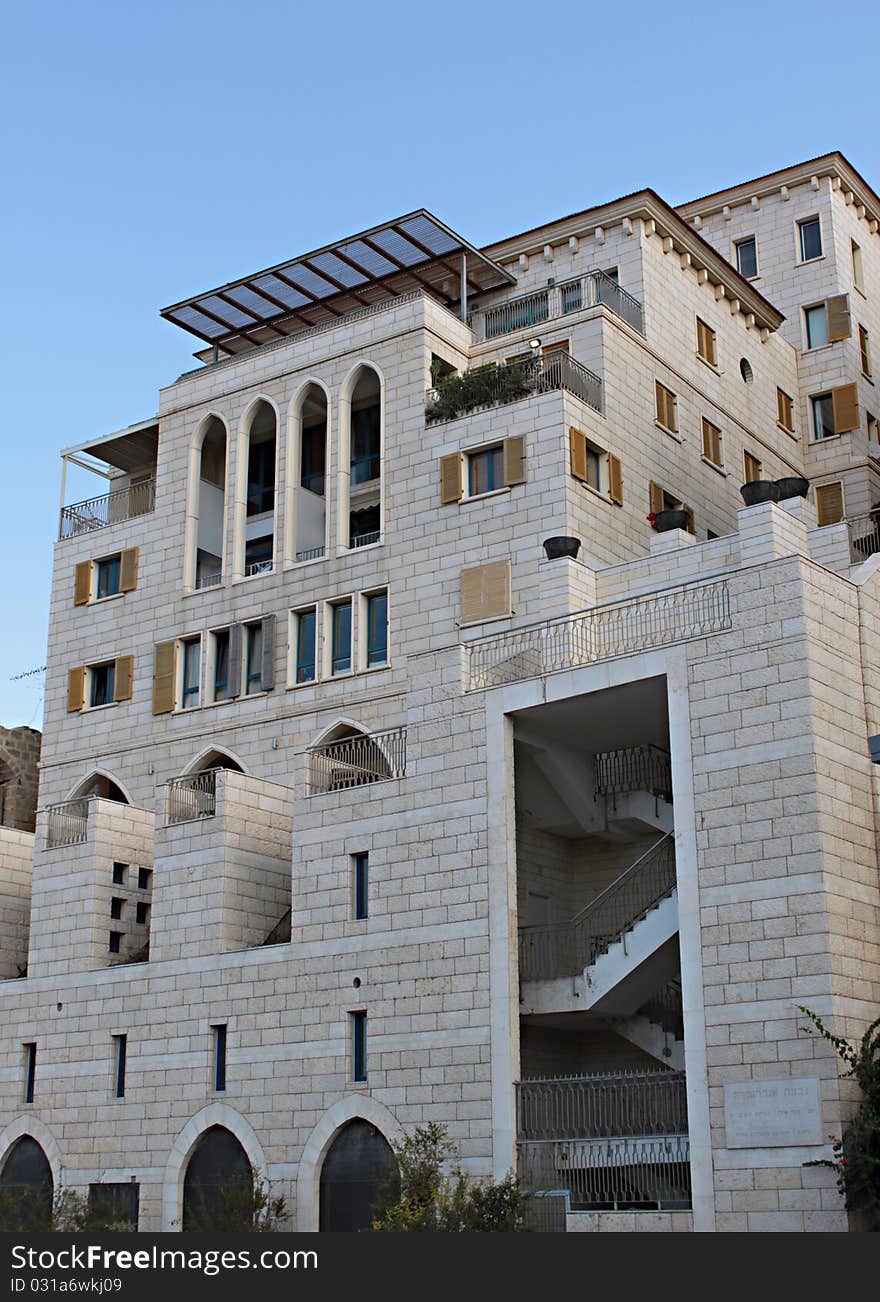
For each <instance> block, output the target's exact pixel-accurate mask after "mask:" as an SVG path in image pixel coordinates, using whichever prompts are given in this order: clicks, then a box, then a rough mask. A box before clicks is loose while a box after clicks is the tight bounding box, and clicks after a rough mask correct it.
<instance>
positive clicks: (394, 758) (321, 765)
mask: <svg viewBox="0 0 880 1302" xmlns="http://www.w3.org/2000/svg"><path fill="white" fill-rule="evenodd" d="M405 776H406V728H389V729H387V730H386V731H385V732H373V733H355V734H353V735H350V736H346V737H339V738H337V739H335V740H334V741H328V742H323V743H322V744H321V745H319V746H314V747H313V748H312V749H311V750H310V751H309V793H310V795H313V796H314V795H318V794H320V793H322V792H327V791H344V790H346V789H347V788H349V787H361V786H365V785H366V784H368V783H372V782H390V781H391V780H392V779H394V778H402V777H405Z"/></svg>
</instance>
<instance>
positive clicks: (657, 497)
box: [648, 479, 663, 512]
mask: <svg viewBox="0 0 880 1302" xmlns="http://www.w3.org/2000/svg"><path fill="white" fill-rule="evenodd" d="M648 501H649V502H650V505H651V510H652V511H654V512H657V511H662V510H663V489H662V487H661V485H660V484H655V483H654V481H653V479H652V480H651V482H650V484H649V485H648Z"/></svg>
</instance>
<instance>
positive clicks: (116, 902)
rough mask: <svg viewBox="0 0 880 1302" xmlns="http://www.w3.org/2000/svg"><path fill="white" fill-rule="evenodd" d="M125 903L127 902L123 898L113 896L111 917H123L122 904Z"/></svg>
mask: <svg viewBox="0 0 880 1302" xmlns="http://www.w3.org/2000/svg"><path fill="white" fill-rule="evenodd" d="M124 903H125V900H121V899H119V897H118V896H116V895H114V896H113V898H112V899H111V901H110V917H111V918H121V917H122V906H123V904H124Z"/></svg>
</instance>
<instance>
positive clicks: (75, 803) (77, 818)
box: [46, 796, 89, 850]
mask: <svg viewBox="0 0 880 1302" xmlns="http://www.w3.org/2000/svg"><path fill="white" fill-rule="evenodd" d="M88 833H89V797H88V796H79V797H77V799H76V800H65V801H62V803H61V804H58V805H49V806H48V808H47V810H46V849H47V850H54V849H56V848H57V847H58V846H61V845H81V844H82V842H83V841H85V840H86V839H87V838H88Z"/></svg>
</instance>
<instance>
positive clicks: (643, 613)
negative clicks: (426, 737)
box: [465, 579, 732, 691]
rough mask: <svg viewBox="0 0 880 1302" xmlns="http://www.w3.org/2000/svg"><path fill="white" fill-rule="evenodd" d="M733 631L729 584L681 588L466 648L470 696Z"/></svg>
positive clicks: (720, 582) (718, 582)
mask: <svg viewBox="0 0 880 1302" xmlns="http://www.w3.org/2000/svg"><path fill="white" fill-rule="evenodd" d="M731 625H732V619H731V614H730V592H729V589H728V585H727V582H726V581H725V580H723V579H719V580H715V581H712V582H708V583H706V582H704V583H691V584H681V585H679V586H678V587H675V588H667V589H666V590H665V591H662V592H659V593H653V594H651V595H648V596H644V597H632V598H629V599H627V600H621V601H616V602H612V603H609V604H608V605H605V606H596V607H594V608H593V609H592V610H585V611H582V612H581V613H579V614H576V615H563V616H561V617H560V618H559V619H553V620H546V621H544V622H543V623H540V624H529V625H526V626H525V627H524V628H517V629H512V630H511V631H510V632H507V633H496V634H495V635H494V636H493V637H487V638H483V639H481V640H480V641H476V642H469V643H466V644H465V652H466V670H465V690H467V691H475V690H477V689H479V688H484V687H501V686H503V685H504V684H505V683H515V682H520V681H521V680H523V679H526V678H539V677H541V675H543V674H550V673H555V672H556V671H558V670H562V669H573V668H576V667H577V666H579V665H588V664H593V663H595V662H596V661H600V660H610V659H613V658H614V657H615V656H623V655H632V654H633V653H634V652H638V651H648V650H651V649H652V648H653V647H658V646H667V645H669V644H670V643H673V642H684V641H687V640H688V639H689V638H694V637H705V636H707V635H708V634H710V633H721V632H723V631H724V630H726V629H729V628H730V627H731Z"/></svg>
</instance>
